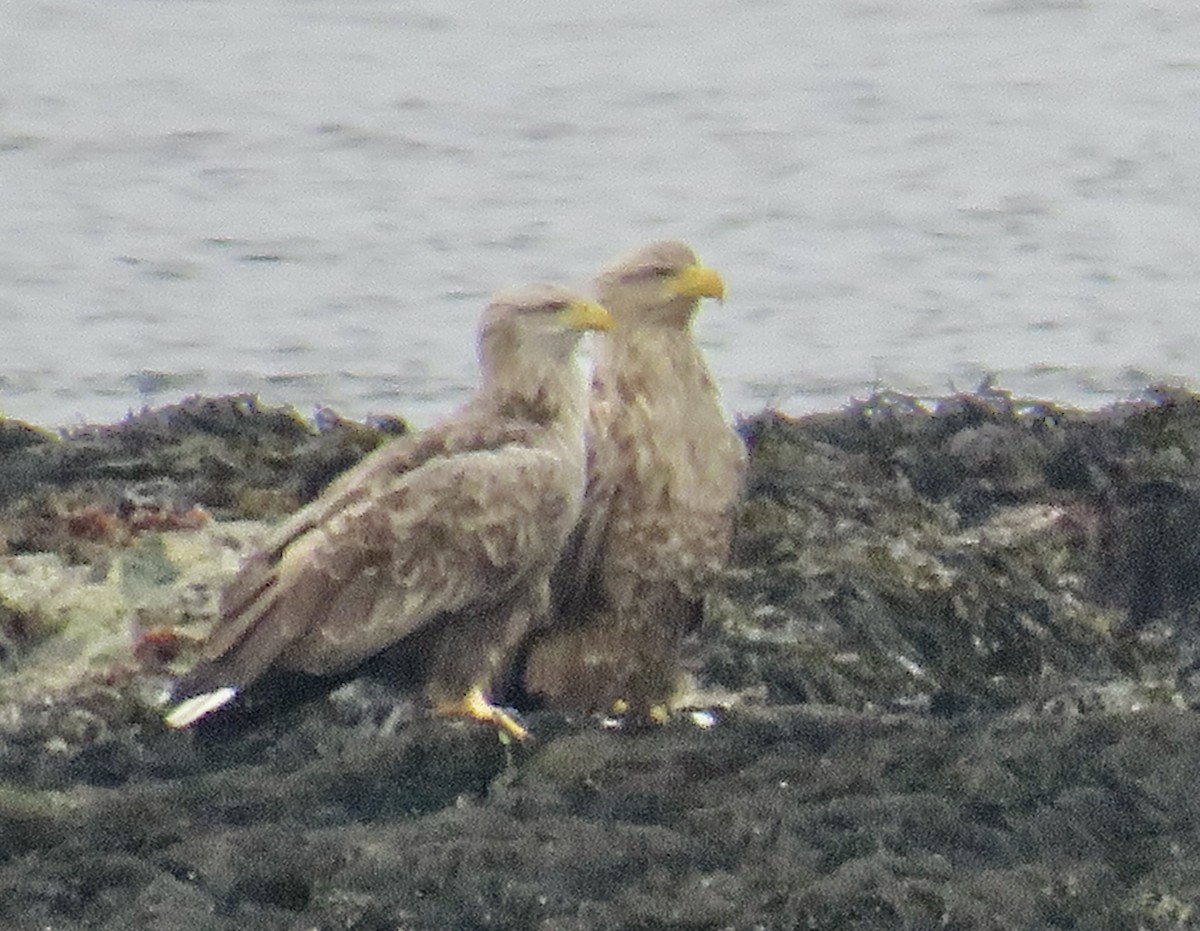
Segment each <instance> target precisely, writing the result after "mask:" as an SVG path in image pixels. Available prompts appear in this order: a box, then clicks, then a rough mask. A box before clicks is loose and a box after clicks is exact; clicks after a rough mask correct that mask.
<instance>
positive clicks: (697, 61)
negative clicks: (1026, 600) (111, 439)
mask: <svg viewBox="0 0 1200 931" xmlns="http://www.w3.org/2000/svg"><path fill="white" fill-rule="evenodd" d="M1198 179H1200V8H1198V6H1197V5H1196V4H1195V3H1194V0H1163V2H1155V3H1150V2H1137V0H946V2H940V0H803V2H795V0H708V2H702V0H696V2H688V0H659V2H655V3H648V2H647V3H638V4H632V3H631V4H602V3H595V2H591V3H579V2H572V0H555V2H550V0H523V2H521V3H503V2H500V3H484V2H468V0H438V2H436V3H434V2H425V3H403V2H398V0H391V2H384V0H356V2H354V0H352V2H343V3H334V2H330V0H160V2H153V0H106V2H104V3H97V2H95V0H48V2H35V0H27V2H19V0H0V411H2V412H3V413H6V414H8V415H9V416H14V417H20V418H24V419H28V420H32V421H35V422H40V423H43V424H47V425H63V424H73V423H78V422H80V421H84V420H88V421H95V420H99V421H110V420H115V419H117V418H119V417H120V416H122V415H123V414H124V413H125V412H126V411H128V410H129V409H131V408H132V409H136V408H139V407H140V406H141V405H143V404H147V403H149V404H160V403H168V402H172V401H175V400H178V399H180V398H182V397H184V396H185V395H187V394H191V393H194V392H233V391H253V392H258V393H259V394H261V395H262V397H263V398H264V400H267V401H269V402H287V403H294V404H296V405H297V406H298V407H299V408H300V409H301V410H302V411H304V412H310V411H312V410H313V408H314V407H315V406H317V405H322V404H326V405H331V406H333V407H335V408H336V409H338V410H340V411H342V412H344V413H346V414H349V415H353V416H362V415H364V414H367V413H385V412H395V413H400V414H403V415H408V416H410V417H412V419H413V420H415V421H416V422H417V423H418V424H424V423H428V422H429V421H431V420H432V419H433V418H434V417H436V416H438V415H439V414H441V413H443V412H445V411H446V410H448V409H450V408H451V407H452V406H453V405H454V404H455V403H457V402H458V401H459V400H461V398H462V397H463V395H464V394H465V392H467V391H468V390H469V389H470V386H471V385H472V384H473V383H474V379H475V368H474V357H473V348H472V340H473V332H474V327H475V321H476V318H477V315H478V313H479V311H480V309H481V307H482V305H483V303H484V301H485V300H486V297H487V295H488V294H489V293H490V292H492V291H493V290H496V289H498V288H500V287H503V286H506V285H510V284H515V283H521V282H524V281H528V280H531V279H540V278H551V279H556V280H562V281H566V282H568V283H583V282H586V281H587V279H588V278H589V277H590V275H591V274H592V272H593V271H594V270H595V269H596V268H597V267H598V266H599V265H600V264H602V263H603V262H604V261H606V260H608V259H610V258H612V257H613V256H614V255H617V254H620V253H622V252H624V251H626V250H628V249H629V248H631V247H634V246H637V245H639V244H640V243H642V242H643V241H645V240H648V239H651V238H658V237H665V236H671V237H682V238H685V239H687V240H688V241H690V242H691V243H692V244H693V245H694V246H695V247H696V248H697V250H698V251H699V252H700V253H701V255H702V257H703V258H704V259H705V260H706V261H707V262H708V263H710V264H712V265H714V266H716V267H717V268H719V269H720V270H721V271H722V272H723V273H724V274H725V277H726V279H727V282H728V284H729V289H730V296H729V299H728V300H727V301H726V303H725V304H724V305H723V306H718V305H709V306H707V307H706V308H705V310H704V311H703V313H702V316H701V317H700V319H699V320H698V322H697V331H698V333H699V336H700V338H701V340H702V342H703V343H704V345H705V347H706V348H707V352H708V355H709V358H710V360H711V363H712V367H713V369H714V370H715V372H716V374H717V376H718V378H719V379H720V381H721V382H722V385H723V387H724V392H725V399H726V404H727V406H728V407H729V409H730V410H731V411H735V412H753V411H757V410H759V409H761V408H762V407H763V406H765V405H768V404H770V405H775V406H778V407H781V408H783V409H784V410H788V411H793V412H803V411H808V410H814V409H829V408H834V407H837V406H838V405H840V404H841V403H842V402H843V401H844V400H845V399H847V398H848V397H850V396H854V395H858V396H861V395H864V394H866V393H868V392H869V391H871V390H873V389H875V388H878V387H894V388H897V389H901V390H906V391H912V392H916V393H921V394H939V393H943V392H945V391H946V390H949V389H952V388H970V387H973V386H974V385H976V384H977V383H978V382H979V381H980V380H981V379H982V378H983V377H984V376H985V375H987V374H992V375H994V376H995V378H996V381H997V383H998V384H999V385H1000V386H1001V387H1004V388H1008V389H1011V390H1013V391H1014V392H1017V393H1019V394H1024V395H1032V396H1038V397H1046V398H1052V399H1056V400H1059V401H1063V402H1067V403H1075V404H1083V405H1089V406H1094V405H1097V404H1100V403H1103V402H1105V401H1108V400H1110V399H1113V398H1118V397H1124V396H1129V395H1131V394H1136V393H1137V392H1138V391H1140V390H1141V389H1142V388H1143V387H1144V386H1145V385H1146V384H1147V383H1148V382H1151V381H1154V380H1159V379H1172V380H1176V381H1179V380H1184V381H1186V382H1187V383H1189V384H1191V383H1193V380H1194V379H1195V376H1196V373H1197V368H1200V362H1198V361H1197V355H1198V352H1197V350H1198V345H1197V337H1196V335H1195V329H1196V328H1195V325H1194V321H1195V318H1196V316H1197V306H1198V302H1200V288H1198V286H1197V285H1198V280H1197V279H1198V278H1200V265H1198V263H1197V251H1198V250H1200V236H1198V232H1200V180H1198Z"/></svg>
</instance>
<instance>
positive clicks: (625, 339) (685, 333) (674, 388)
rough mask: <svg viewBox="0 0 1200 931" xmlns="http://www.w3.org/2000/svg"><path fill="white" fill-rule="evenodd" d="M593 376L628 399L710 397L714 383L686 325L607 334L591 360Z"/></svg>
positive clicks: (714, 392) (647, 401)
mask: <svg viewBox="0 0 1200 931" xmlns="http://www.w3.org/2000/svg"><path fill="white" fill-rule="evenodd" d="M596 372H597V376H598V380H603V381H604V382H605V383H606V384H605V387H606V389H607V390H609V391H615V392H616V393H617V394H618V395H620V398H621V401H622V402H624V403H626V404H628V403H631V402H633V401H635V400H637V401H638V402H639V403H641V404H648V405H650V406H654V403H655V399H656V398H658V397H671V398H677V397H680V396H686V397H690V398H693V399H696V398H700V397H704V398H711V399H712V400H713V402H714V404H715V403H716V398H717V387H716V384H715V383H714V382H713V379H712V376H711V375H710V374H709V371H708V365H707V364H706V363H705V361H704V356H703V355H702V354H701V352H700V347H699V346H697V345H696V341H695V339H694V338H693V336H692V333H691V330H690V329H686V328H675V327H637V328H629V329H628V330H626V331H625V332H619V331H615V330H614V331H613V332H612V333H610V334H607V338H606V339H605V340H604V341H603V346H602V348H601V350H600V352H599V354H598V356H597V359H596Z"/></svg>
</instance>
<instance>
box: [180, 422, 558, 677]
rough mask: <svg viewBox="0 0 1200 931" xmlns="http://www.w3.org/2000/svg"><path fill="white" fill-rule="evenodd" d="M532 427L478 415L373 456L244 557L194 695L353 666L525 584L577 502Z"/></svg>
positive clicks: (227, 594) (401, 441)
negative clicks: (265, 675)
mask: <svg viewBox="0 0 1200 931" xmlns="http://www.w3.org/2000/svg"><path fill="white" fill-rule="evenodd" d="M529 435H530V427H529V426H528V425H526V424H521V423H513V422H509V423H503V422H501V423H497V422H496V420H495V419H494V417H493V418H488V417H487V416H486V415H484V414H483V413H482V412H480V414H479V415H477V416H471V415H470V413H469V412H468V415H467V416H464V417H461V418H458V419H456V420H455V421H452V422H448V423H446V424H445V425H443V426H442V427H441V428H435V429H433V430H430V431H427V432H426V433H425V434H423V435H421V436H419V437H416V438H407V437H405V438H401V439H398V440H395V441H393V442H392V443H389V444H388V445H387V446H385V447H383V448H381V449H379V450H377V451H375V452H374V453H372V454H371V455H370V456H368V457H366V458H365V459H363V460H362V462H360V463H359V464H358V465H357V466H356V467H354V468H353V469H351V470H350V471H348V472H346V473H345V474H344V475H342V476H341V477H340V478H338V479H337V480H336V481H335V482H334V483H332V484H331V485H330V486H329V488H327V489H326V491H325V492H324V493H323V494H322V495H321V497H319V498H318V499H317V500H315V501H313V502H312V503H310V504H309V505H307V506H306V507H304V508H302V509H301V510H299V511H297V512H296V513H295V514H294V515H292V517H290V518H289V519H288V520H286V521H285V522H284V523H283V524H281V525H280V526H279V528H278V529H277V530H276V531H275V533H274V534H273V535H272V537H271V539H270V540H269V542H268V544H267V546H266V547H265V548H264V549H263V550H262V551H260V552H258V553H256V554H254V555H253V556H251V557H250V558H249V559H248V560H247V561H246V562H245V563H244V564H243V566H242V568H241V569H240V570H239V572H238V574H237V575H236V576H235V577H234V579H233V580H232V581H231V582H230V583H229V584H228V586H227V587H226V589H225V591H224V593H223V596H222V603H221V615H220V618H219V619H218V621H217V624H216V625H215V626H214V628H213V630H212V632H211V633H210V635H209V638H208V640H207V641H206V644H205V647H204V659H205V660H206V662H205V663H203V664H202V666H201V667H200V668H198V669H197V670H196V674H195V675H194V676H192V677H190V680H189V681H188V683H187V685H186V686H185V688H184V689H183V690H182V691H183V693H184V694H187V693H190V692H194V691H196V690H197V689H203V688H208V687H211V685H213V684H235V685H239V686H242V685H246V684H248V683H249V682H251V681H253V680H254V679H255V678H256V677H257V676H259V675H261V673H262V672H263V671H264V670H265V669H266V668H267V667H268V666H270V665H272V664H273V663H275V662H276V661H277V660H279V661H280V663H281V665H283V666H284V667H288V668H295V669H297V670H300V671H306V672H314V673H324V672H329V671H333V670H334V669H337V668H345V667H349V666H351V665H354V663H356V662H357V661H359V660H360V659H363V658H365V657H367V656H369V655H371V654H372V653H374V652H376V651H377V650H378V649H382V648H384V647H386V646H388V645H390V644H391V643H393V642H395V641H396V640H398V639H401V638H402V637H404V636H407V635H408V634H409V633H412V632H413V631H415V630H417V629H419V628H420V627H421V626H423V625H424V624H426V623H427V622H428V621H429V620H430V619H431V618H433V617H435V616H437V615H439V614H441V613H445V612H452V611H456V610H460V609H462V608H463V607H464V606H465V605H467V604H469V603H471V602H472V601H474V600H478V599H480V598H481V597H486V596H488V595H489V594H491V593H493V592H497V591H501V590H503V589H505V588H506V587H508V586H511V585H513V584H516V582H517V581H518V580H519V579H520V577H521V576H520V573H521V571H522V570H525V569H527V568H528V566H530V565H532V564H533V563H534V561H535V560H536V559H537V558H541V559H542V560H543V561H545V560H546V559H547V558H548V557H546V556H545V555H544V554H543V553H541V552H540V550H539V547H541V546H545V545H559V544H561V537H562V536H565V534H566V532H567V531H566V529H563V530H562V531H561V535H560V537H559V539H558V540H557V542H553V543H551V544H547V542H546V541H547V540H549V538H552V537H553V534H554V529H555V527H556V526H558V525H564V527H569V522H570V521H571V520H572V519H573V518H574V516H575V513H577V507H578V505H577V504H576V505H575V507H576V511H575V512H572V513H570V514H568V513H566V512H567V511H568V509H569V505H568V504H567V503H565V502H564V500H562V499H567V498H570V497H571V495H570V493H569V489H570V486H569V484H568V482H569V481H570V477H569V476H565V475H564V474H562V473H563V463H562V461H561V460H560V458H559V457H556V456H554V455H552V454H550V453H547V452H542V451H539V450H537V449H535V448H528V447H526V446H524V445H522V444H524V443H526V442H528V440H529ZM498 457H499V458H498ZM576 481H577V479H576ZM559 487H561V488H562V489H563V495H561V496H554V495H547V494H546V493H545V489H547V488H559ZM559 511H561V512H562V513H559ZM543 531H545V532H543Z"/></svg>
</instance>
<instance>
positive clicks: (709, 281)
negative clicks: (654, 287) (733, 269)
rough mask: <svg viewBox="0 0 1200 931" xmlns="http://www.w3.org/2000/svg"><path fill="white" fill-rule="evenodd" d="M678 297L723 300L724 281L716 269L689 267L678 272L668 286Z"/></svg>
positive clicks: (702, 266) (703, 266) (700, 266)
mask: <svg viewBox="0 0 1200 931" xmlns="http://www.w3.org/2000/svg"><path fill="white" fill-rule="evenodd" d="M667 287H669V288H670V289H671V290H672V291H674V292H675V294H677V295H679V296H680V297H715V298H716V299H717V300H718V301H723V300H725V281H724V279H722V278H721V276H720V275H719V274H718V273H717V271H716V269H712V268H709V267H708V266H707V265H689V266H688V267H687V268H685V269H683V270H682V271H680V272H679V273H678V274H677V275H676V276H675V277H674V278H673V279H671V282H670V284H669V285H667Z"/></svg>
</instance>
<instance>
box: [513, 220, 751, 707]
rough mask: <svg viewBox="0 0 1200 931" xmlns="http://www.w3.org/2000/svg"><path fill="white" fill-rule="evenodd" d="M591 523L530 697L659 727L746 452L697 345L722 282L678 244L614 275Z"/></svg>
mask: <svg viewBox="0 0 1200 931" xmlns="http://www.w3.org/2000/svg"><path fill="white" fill-rule="evenodd" d="M596 285H597V295H598V299H599V300H600V302H601V303H602V304H604V306H605V307H607V308H608V309H609V311H610V312H611V313H612V316H613V319H614V320H615V321H616V326H615V327H614V328H613V329H612V331H611V332H609V333H606V334H605V335H604V337H603V338H602V339H601V340H600V345H599V348H598V356H597V359H596V364H595V375H594V379H593V385H592V397H591V402H590V414H589V421H588V485H587V495H586V499H585V501H584V507H583V516H582V518H581V519H580V523H579V526H578V527H577V528H576V530H575V533H574V534H573V535H572V538H571V542H570V543H569V544H568V547H567V549H566V551H565V553H564V557H563V559H562V560H561V561H560V562H559V565H558V567H557V569H556V570H555V575H554V585H553V588H554V612H555V614H554V617H553V621H552V623H551V624H550V625H548V626H547V628H546V629H545V630H544V631H539V632H537V633H535V634H533V635H532V636H531V638H530V643H529V645H528V646H527V649H526V650H525V655H524V661H523V679H522V686H523V688H524V690H525V691H526V692H527V693H529V694H531V695H533V696H536V697H538V698H540V699H541V700H542V701H543V702H544V703H545V704H546V705H547V706H549V707H552V708H560V709H569V710H577V711H596V712H603V713H608V712H610V711H612V710H614V708H616V709H618V710H620V709H622V708H624V709H626V710H627V711H628V712H629V713H630V714H631V715H635V716H638V717H643V718H658V717H659V716H660V715H661V714H663V713H664V712H665V709H666V708H667V706H668V705H669V703H670V700H671V697H672V694H673V692H674V691H675V689H676V685H677V679H678V677H679V670H678V662H679V651H680V646H681V643H682V640H683V638H684V635H685V634H686V633H687V632H688V631H689V630H691V629H693V628H694V627H695V626H696V624H697V623H698V621H699V619H700V617H701V614H702V610H703V596H704V592H705V589H706V587H707V586H708V585H709V584H710V582H711V581H712V579H713V578H714V576H715V575H716V574H717V573H718V572H719V571H720V570H721V569H722V568H723V567H724V565H725V563H726V560H727V558H728V553H729V546H730V538H731V535H732V521H733V514H732V512H733V507H734V505H735V503H736V501H737V498H738V496H739V495H740V493H741V487H742V483H743V477H744V473H745V469H746V450H745V447H744V445H743V443H742V441H741V438H740V437H739V436H738V435H737V433H736V432H735V431H734V430H733V429H732V427H731V426H730V425H729V424H728V423H726V420H725V415H724V413H723V412H722V409H721V406H720V403H719V401H718V393H717V387H716V385H715V384H714V383H713V380H712V377H711V376H710V374H709V371H708V367H707V366H706V365H705V363H704V358H703V356H702V355H701V353H700V349H699V347H698V346H697V345H696V342H695V340H694V338H693V336H692V332H691V323H692V318H693V316H694V314H695V312H696V309H697V307H698V305H699V303H700V298H703V297H712V298H718V299H723V298H724V295H725V285H724V282H723V281H722V280H721V277H720V275H718V274H717V272H715V271H713V270H712V269H710V268H706V267H705V266H703V265H701V264H699V262H698V261H697V260H696V256H695V253H693V252H692V250H691V249H690V248H689V247H688V246H686V245H684V244H683V243H679V242H660V243H654V244H652V245H650V246H647V247H645V248H643V249H640V250H638V251H637V252H635V253H633V254H632V255H630V256H628V257H626V258H624V259H622V260H620V261H618V262H616V263H614V264H613V265H611V266H609V267H608V268H606V269H604V270H603V271H602V272H601V273H600V274H599V276H598V277H597V280H596Z"/></svg>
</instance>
